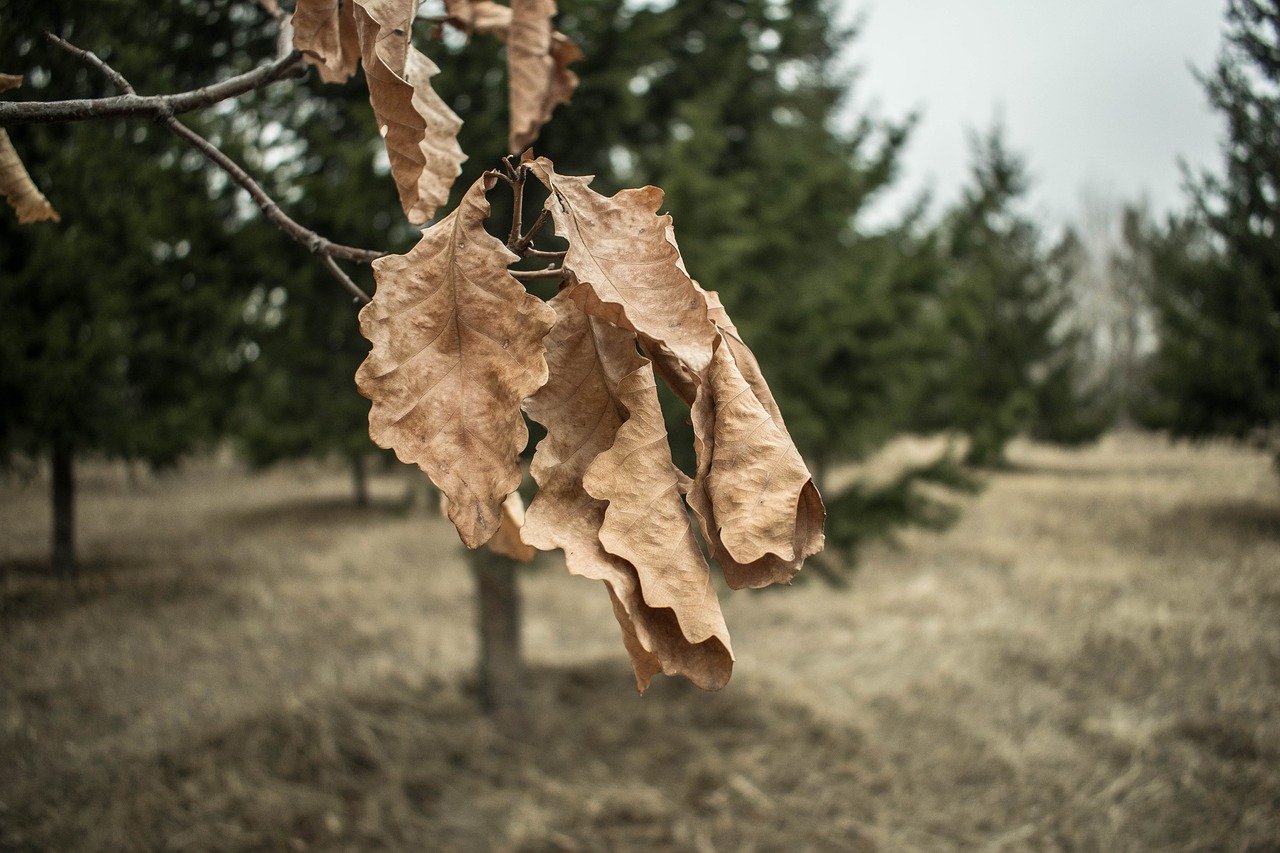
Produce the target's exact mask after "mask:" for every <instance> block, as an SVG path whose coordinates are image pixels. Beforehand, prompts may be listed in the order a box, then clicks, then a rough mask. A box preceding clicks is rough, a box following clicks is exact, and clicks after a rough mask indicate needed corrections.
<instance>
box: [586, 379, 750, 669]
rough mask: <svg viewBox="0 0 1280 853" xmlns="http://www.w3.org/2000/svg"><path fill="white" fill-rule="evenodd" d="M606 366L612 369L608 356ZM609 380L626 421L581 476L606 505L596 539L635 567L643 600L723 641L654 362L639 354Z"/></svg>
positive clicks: (697, 635) (691, 636) (697, 633)
mask: <svg viewBox="0 0 1280 853" xmlns="http://www.w3.org/2000/svg"><path fill="white" fill-rule="evenodd" d="M605 372H606V374H609V373H611V372H614V370H613V369H612V366H611V365H610V364H609V363H607V362H606V364H605ZM610 378H611V379H612V378H613V377H610ZM611 384H613V385H614V387H615V391H614V394H615V397H616V399H617V402H618V404H619V405H620V406H621V407H622V409H623V410H624V411H625V412H626V420H625V421H624V422H623V423H622V425H621V426H620V427H619V428H618V432H617V435H616V436H615V437H614V443H613V446H612V447H610V448H609V449H608V450H606V451H604V452H603V453H601V454H600V455H599V456H597V457H596V459H595V461H594V462H592V463H591V466H590V467H589V468H588V469H587V472H586V476H585V477H584V478H583V486H584V488H586V490H587V493H588V494H590V495H591V496H592V497H594V498H596V499H598V500H602V501H606V502H608V504H609V508H608V509H607V510H606V511H605V523H604V525H603V526H602V527H601V528H600V542H601V543H602V544H603V545H604V547H605V550H606V551H608V552H609V553H610V554H614V555H615V556H618V557H622V558H623V559H625V560H626V561H627V562H629V563H631V565H633V566H635V568H636V573H637V574H638V575H639V577H640V586H641V588H642V589H643V590H644V599H645V601H646V602H648V603H649V604H650V605H652V606H654V607H669V608H671V609H672V610H674V611H675V613H676V618H677V619H678V620H679V622H680V627H681V629H682V630H683V631H684V634H685V636H686V637H687V638H688V640H689V642H691V643H700V642H702V641H704V640H707V639H710V638H712V637H716V638H719V639H720V640H721V641H722V642H723V643H724V644H725V646H726V647H728V646H729V636H728V629H727V628H726V627H725V624H724V617H723V616H722V615H721V613H720V603H719V601H718V600H717V598H716V592H715V588H714V587H713V585H712V582H711V571H710V569H708V568H707V564H706V561H705V560H704V559H703V557H702V550H701V549H700V548H699V547H698V542H697V539H696V538H695V536H694V533H693V529H692V527H691V526H690V524H689V514H688V512H686V510H685V505H684V498H683V497H682V495H681V488H680V486H681V481H680V474H679V471H678V470H677V469H676V467H675V465H674V464H673V463H672V462H671V451H670V448H669V446H668V444H667V429H666V425H665V424H664V422H663V419H662V407H661V405H660V404H659V403H658V386H657V383H656V382H655V381H654V377H653V368H652V367H651V366H650V365H649V363H648V361H647V360H646V361H645V362H644V363H643V364H641V365H640V366H638V367H635V369H632V370H630V372H627V373H625V375H622V376H619V377H618V378H617V379H615V380H613V382H612V383H611Z"/></svg>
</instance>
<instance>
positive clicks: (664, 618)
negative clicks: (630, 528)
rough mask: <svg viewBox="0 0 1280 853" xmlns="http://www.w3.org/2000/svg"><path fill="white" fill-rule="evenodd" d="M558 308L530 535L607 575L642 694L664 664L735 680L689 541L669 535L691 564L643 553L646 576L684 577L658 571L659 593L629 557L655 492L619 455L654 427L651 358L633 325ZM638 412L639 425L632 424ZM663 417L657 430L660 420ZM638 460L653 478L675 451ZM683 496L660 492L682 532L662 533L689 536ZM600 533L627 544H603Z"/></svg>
mask: <svg viewBox="0 0 1280 853" xmlns="http://www.w3.org/2000/svg"><path fill="white" fill-rule="evenodd" d="M551 305H552V307H553V308H554V309H555V311H556V315H557V320H556V324H555V326H554V327H553V328H552V330H551V332H550V334H548V336H547V339H546V345H547V362H548V365H549V368H550V378H549V379H548V381H547V384H546V385H544V386H543V387H542V389H541V390H539V391H538V393H537V394H536V395H534V396H533V397H532V398H531V399H530V400H528V402H527V403H526V404H525V408H526V410H527V411H528V413H529V416H530V417H532V418H533V419H534V420H536V421H538V422H539V423H541V424H543V425H544V426H545V427H546V428H547V437H546V438H545V439H543V441H542V442H541V443H540V444H539V445H538V449H537V452H536V453H535V454H534V458H533V465H532V469H531V470H532V474H533V478H534V480H535V481H537V483H538V494H537V496H536V497H535V498H534V500H533V503H532V504H531V505H530V507H529V513H528V517H527V519H526V521H525V526H524V530H523V538H524V540H525V541H526V542H528V543H529V544H531V545H534V546H536V547H538V548H541V549H544V550H551V549H554V548H561V549H563V550H564V552H565V561H566V563H567V564H568V567H569V571H570V572H572V573H573V574H576V575H580V576H582V577H587V578H592V579H595V580H601V581H604V582H605V584H606V585H607V586H608V588H609V592H610V595H611V597H612V601H613V606H614V614H615V616H616V617H617V619H618V623H619V625H620V626H621V627H622V633H623V640H624V644H625V645H626V648H627V651H628V652H629V654H630V655H631V661H632V668H633V669H634V671H635V675H636V683H637V686H638V687H639V688H640V689H641V690H642V691H643V690H644V689H645V688H646V687H647V686H648V684H649V681H650V679H652V677H653V676H654V674H656V673H657V672H666V673H667V674H670V675H675V674H682V675H685V676H686V677H688V678H689V679H690V680H691V681H693V682H694V683H695V684H697V685H698V686H700V687H703V688H706V689H718V688H720V687H722V686H724V684H725V683H727V682H728V680H729V676H730V675H731V673H732V670H733V655H732V651H731V647H730V644H729V637H728V633H727V631H726V630H725V628H724V623H723V619H722V617H721V616H720V614H719V606H718V604H715V603H714V599H713V598H712V599H711V600H708V599H707V596H706V592H705V591H706V590H707V589H709V585H707V583H706V582H707V580H708V578H707V577H706V575H705V572H706V567H705V564H701V562H702V561H701V557H700V555H699V556H697V557H696V559H695V558H694V555H693V554H691V553H688V552H686V551H685V550H684V548H683V546H681V547H676V548H672V547H670V546H668V545H667V543H664V546H665V547H666V550H667V552H668V554H669V555H670V556H671V557H673V558H675V559H679V560H683V561H687V562H685V563H684V564H681V565H676V564H671V565H662V564H661V560H660V557H659V556H658V555H657V554H648V553H645V554H642V555H641V557H640V558H639V559H640V561H641V563H642V564H643V565H644V571H645V572H646V574H648V575H651V574H652V573H653V572H654V570H655V566H657V570H658V571H660V572H663V573H665V572H668V571H669V572H671V574H672V575H673V576H680V577H683V580H680V581H676V582H670V581H662V580H659V581H658V582H657V583H656V584H655V585H654V587H653V589H652V590H651V589H650V587H649V586H648V585H647V584H648V582H649V581H651V580H652V578H651V577H642V576H641V574H640V572H639V571H638V568H637V566H636V565H634V564H633V563H632V562H631V561H630V560H629V559H627V558H626V557H625V556H622V555H621V554H632V555H635V552H636V549H637V548H639V549H640V550H641V551H643V550H644V545H643V543H638V542H635V541H629V539H628V536H627V532H626V530H625V519H626V518H627V517H629V516H634V515H635V514H636V512H637V509H636V507H637V506H638V505H640V504H641V503H643V502H645V501H652V500H653V495H649V494H644V493H639V489H637V484H634V483H633V484H627V483H625V482H618V474H619V473H620V471H621V466H624V465H626V464H627V460H626V459H625V458H624V457H625V453H623V452H622V451H621V450H618V451H617V452H611V448H620V447H622V446H627V447H638V446H639V445H641V444H643V443H644V440H645V438H644V437H645V436H650V435H651V434H653V433H655V432H656V430H655V429H654V427H655V424H653V423H652V422H651V421H650V420H648V419H649V418H651V417H652V414H651V410H650V408H649V404H648V403H647V402H644V400H646V399H647V394H648V393H649V392H648V391H647V390H646V388H645V384H646V383H645V379H644V376H645V374H646V372H647V367H646V361H645V359H643V358H642V357H641V356H640V355H639V354H638V353H637V352H636V348H635V336H634V335H633V334H631V333H630V332H628V331H626V330H623V329H619V328H617V327H615V326H612V325H610V324H608V323H604V322H601V321H600V320H598V319H595V318H591V317H588V316H587V315H586V314H584V313H583V312H582V311H581V310H580V309H579V308H578V307H577V306H576V304H575V303H574V301H573V300H572V298H571V297H570V295H569V294H567V293H561V294H560V295H558V296H556V297H555V298H554V299H553V300H551ZM648 384H649V386H651V385H652V382H651V380H650V381H649V382H648ZM624 396H625V398H626V399H627V400H628V401H629V402H624V399H623V398H624ZM654 402H656V401H654ZM629 406H635V407H636V411H632V410H631V409H630V408H629ZM636 412H640V416H639V417H636ZM633 418H634V419H635V422H634V425H632V426H628V424H630V423H631V422H632V419H633ZM656 425H657V426H658V427H660V425H661V419H660V418H659V419H658V421H657V424H656ZM663 438H665V434H663V435H662V436H657V435H653V439H654V440H655V441H656V442H657V444H658V445H660V446H661V447H665V441H664V440H661V439H663ZM602 455H604V457H603V459H602V460H601V461H600V463H599V465H598V466H597V465H596V464H595V463H596V462H597V460H598V459H600V458H601V457H602ZM635 465H636V466H637V467H639V468H643V469H644V476H645V477H646V481H649V480H653V481H655V482H656V481H657V480H660V479H662V478H664V477H667V478H669V479H670V480H674V479H675V478H676V474H675V473H674V469H673V467H672V466H671V462H670V458H669V457H667V456H665V454H663V453H661V451H660V450H659V451H658V452H655V453H648V454H644V458H643V459H640V460H637V461H636V463H635ZM588 477H589V478H590V479H591V480H592V481H593V485H594V487H595V492H596V494H599V495H605V496H607V497H606V498H601V497H596V496H593V494H592V493H589V492H588V491H587V489H586V488H585V487H584V480H585V479H587V478H588ZM679 500H680V499H679V496H678V494H675V493H674V492H670V493H668V494H667V495H666V496H664V498H663V505H662V506H661V507H660V508H658V509H659V510H660V512H661V513H662V515H663V517H664V518H667V519H668V523H669V524H674V526H675V529H674V530H672V529H671V528H670V527H663V528H662V529H661V530H659V531H656V535H657V536H659V537H661V536H668V537H671V538H672V539H673V540H675V541H680V542H684V541H687V540H686V539H685V536H686V533H687V527H688V522H687V520H685V521H684V530H681V529H680V526H679V524H678V523H676V522H675V520H674V518H672V517H671V516H673V515H674V514H675V513H674V507H675V506H676V504H678V503H679ZM668 504H669V506H668ZM679 514H680V515H683V510H680V512H679ZM649 521H650V519H648V518H646V519H645V523H646V524H648V523H649ZM602 539H603V540H607V541H609V542H610V543H612V544H613V546H614V548H616V550H617V552H620V553H610V550H613V549H610V550H606V547H605V545H604V544H602ZM658 550H661V549H658ZM699 564H701V566H700V565H699ZM700 572H701V573H702V574H699V573H700ZM642 581H643V582H645V584H646V585H644V586H642ZM690 581H694V582H690ZM659 602H662V604H661V605H659Z"/></svg>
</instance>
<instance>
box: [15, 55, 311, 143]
mask: <svg viewBox="0 0 1280 853" xmlns="http://www.w3.org/2000/svg"><path fill="white" fill-rule="evenodd" d="M49 38H50V40H52V41H53V42H54V43H55V44H58V43H59V42H61V44H59V45H58V46H59V47H67V44H66V42H63V41H62V39H60V38H58V37H57V36H55V35H52V34H49ZM71 52H72V53H76V54H77V55H79V53H82V52H83V51H80V50H79V48H72V49H71ZM306 70H307V68H306V65H305V64H304V63H303V61H302V54H301V53H299V52H298V51H296V50H291V51H290V52H289V53H288V54H286V55H284V56H281V57H279V58H277V59H275V60H274V61H272V62H270V63H268V64H267V65H262V66H260V67H258V68H255V69H254V70H252V71H247V72H245V73H244V74H239V75H237V76H235V77H228V78H227V79H226V80H220V81H218V82H217V83H213V84H210V85H208V86H205V87H203V88H201V89H193V90H192V91H190V92H178V93H176V94H172V95H139V94H138V93H137V92H134V91H131V89H132V87H130V91H127V92H126V93H125V94H123V95H117V96H115V97H111V98H77V99H75V100H69V101H0V127H4V126H12V125H18V124H52V123H55V122H65V121H86V120H89V119H104V118H128V117H132V116H154V117H156V118H163V117H164V116H166V115H178V114H180V113H188V112H191V111H192V110H198V109H202V108H203V107H208V106H212V105H213V104H216V103H218V102H219V101H225V100H227V99H228V98H235V97H238V96H239V95H243V94H244V93H246V92H251V91H253V90H254V89H261V88H262V87H263V86H266V85H268V84H270V83H274V82H276V81H277V80H283V79H285V78H288V77H301V76H302V75H303V74H305V73H306ZM117 76H118V75H117Z"/></svg>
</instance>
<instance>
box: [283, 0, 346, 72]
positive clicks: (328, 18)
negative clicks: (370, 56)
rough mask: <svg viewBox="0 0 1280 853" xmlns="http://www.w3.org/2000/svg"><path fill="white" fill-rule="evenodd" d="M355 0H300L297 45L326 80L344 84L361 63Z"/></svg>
mask: <svg viewBox="0 0 1280 853" xmlns="http://www.w3.org/2000/svg"><path fill="white" fill-rule="evenodd" d="M352 2H353V0H298V4H297V6H296V7H295V8H294V10H293V46H294V49H295V50H299V51H301V52H302V55H303V58H304V59H305V60H306V61H307V63H308V64H310V65H314V66H315V67H316V71H317V73H318V74H319V75H320V79H321V80H323V81H324V82H325V83H344V82H346V81H347V80H350V79H351V76H352V75H353V74H355V73H356V66H357V65H359V64H360V40H359V39H358V38H357V37H356V19H355V15H354V14H352V5H351V4H352Z"/></svg>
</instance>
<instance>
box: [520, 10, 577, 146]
mask: <svg viewBox="0 0 1280 853" xmlns="http://www.w3.org/2000/svg"><path fill="white" fill-rule="evenodd" d="M555 14H556V4H555V0H511V28H510V31H509V32H508V34H507V37H506V39H505V41H506V43H507V66H508V90H509V93H510V104H511V134H510V139H509V140H508V144H509V146H510V151H511V153H512V154H518V153H520V152H521V151H523V150H524V149H526V148H528V147H529V146H530V145H532V144H533V143H534V140H536V139H537V138H538V133H539V132H540V131H541V130H542V126H543V125H544V124H546V123H547V122H548V121H549V120H550V119H551V113H552V111H554V110H555V108H556V107H557V106H559V105H560V104H564V103H568V101H569V99H570V98H572V97H573V93H574V90H576V89H577V88H578V77H577V75H576V74H574V73H573V72H572V71H570V70H569V63H571V62H576V61H577V60H579V59H581V58H582V52H581V51H579V50H578V48H577V46H576V45H575V44H574V43H573V42H571V41H569V39H568V38H566V37H565V36H564V35H562V34H560V33H558V32H556V31H555V30H554V29H553V28H552V26H551V19H552V18H554V17H555Z"/></svg>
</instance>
